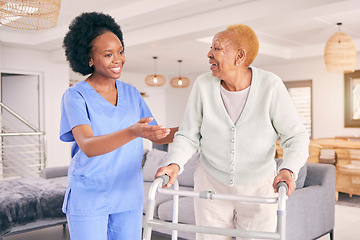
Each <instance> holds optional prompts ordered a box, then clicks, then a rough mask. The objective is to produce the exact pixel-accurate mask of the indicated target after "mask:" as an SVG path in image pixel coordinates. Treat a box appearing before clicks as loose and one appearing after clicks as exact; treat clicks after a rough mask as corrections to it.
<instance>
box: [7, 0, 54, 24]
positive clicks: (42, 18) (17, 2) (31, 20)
mask: <svg viewBox="0 0 360 240" xmlns="http://www.w3.org/2000/svg"><path fill="white" fill-rule="evenodd" d="M60 5H61V0H26V1H25V0H1V1H0V26H1V25H2V26H5V27H11V28H17V29H25V30H42V29H48V28H52V27H55V26H56V23H57V19H58V16H59V12H60Z"/></svg>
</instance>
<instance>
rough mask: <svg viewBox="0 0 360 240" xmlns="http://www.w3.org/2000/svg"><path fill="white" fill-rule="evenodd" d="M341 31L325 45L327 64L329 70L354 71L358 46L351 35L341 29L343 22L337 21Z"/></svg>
mask: <svg viewBox="0 0 360 240" xmlns="http://www.w3.org/2000/svg"><path fill="white" fill-rule="evenodd" d="M337 25H338V26H339V31H338V32H336V33H335V34H334V35H332V36H331V37H330V39H329V40H328V41H327V43H326V46H325V54H324V57H325V64H326V70H327V71H328V72H344V73H349V72H354V71H355V63H356V47H355V44H354V41H353V40H352V39H351V37H350V36H349V35H347V34H346V33H344V32H341V31H340V27H341V25H342V23H337Z"/></svg>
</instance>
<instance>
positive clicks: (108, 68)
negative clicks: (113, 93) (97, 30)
mask: <svg viewBox="0 0 360 240" xmlns="http://www.w3.org/2000/svg"><path fill="white" fill-rule="evenodd" d="M91 45H92V48H91V53H90V61H89V64H90V65H92V66H93V67H94V72H93V73H92V76H94V77H95V76H96V77H101V78H111V79H118V78H120V75H121V70H122V68H123V66H124V63H125V55H124V48H123V45H122V44H121V41H120V40H119V38H118V37H117V36H116V35H115V34H114V33H112V32H110V31H107V32H105V33H103V34H102V35H100V36H98V37H97V38H95V39H94V40H93V42H92V43H91Z"/></svg>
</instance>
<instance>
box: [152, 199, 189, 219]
mask: <svg viewBox="0 0 360 240" xmlns="http://www.w3.org/2000/svg"><path fill="white" fill-rule="evenodd" d="M172 205H173V202H172V201H167V202H163V203H161V204H160V205H159V210H158V214H159V219H160V220H163V221H172ZM179 223H186V224H195V215H194V198H193V197H180V198H179Z"/></svg>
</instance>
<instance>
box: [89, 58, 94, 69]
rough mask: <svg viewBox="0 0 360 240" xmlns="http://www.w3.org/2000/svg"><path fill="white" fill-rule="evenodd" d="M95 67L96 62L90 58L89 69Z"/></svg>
mask: <svg viewBox="0 0 360 240" xmlns="http://www.w3.org/2000/svg"><path fill="white" fill-rule="evenodd" d="M93 66H94V62H93V60H92V58H91V57H90V56H89V67H93Z"/></svg>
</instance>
